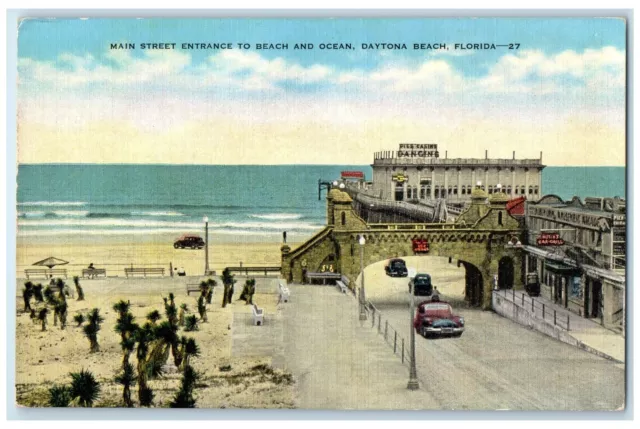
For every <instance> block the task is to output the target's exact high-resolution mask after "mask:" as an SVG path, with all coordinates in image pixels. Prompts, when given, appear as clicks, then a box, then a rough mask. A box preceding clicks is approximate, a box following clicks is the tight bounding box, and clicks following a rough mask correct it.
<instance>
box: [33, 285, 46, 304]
mask: <svg viewBox="0 0 640 429" xmlns="http://www.w3.org/2000/svg"><path fill="white" fill-rule="evenodd" d="M33 297H34V298H35V299H36V302H44V296H43V295H42V284H41V283H38V284H37V285H33Z"/></svg>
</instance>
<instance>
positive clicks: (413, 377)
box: [407, 291, 420, 390]
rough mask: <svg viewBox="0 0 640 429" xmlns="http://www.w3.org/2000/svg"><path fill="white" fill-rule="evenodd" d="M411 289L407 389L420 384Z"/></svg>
mask: <svg viewBox="0 0 640 429" xmlns="http://www.w3.org/2000/svg"><path fill="white" fill-rule="evenodd" d="M413 297H414V295H413V291H411V292H409V324H410V329H411V334H410V342H411V348H410V355H411V356H410V357H409V358H410V361H411V366H410V369H409V382H408V383H407V389H409V390H418V389H419V388H420V385H419V384H418V371H417V370H416V330H415V328H414V327H413V314H414V313H415V311H414V299H413Z"/></svg>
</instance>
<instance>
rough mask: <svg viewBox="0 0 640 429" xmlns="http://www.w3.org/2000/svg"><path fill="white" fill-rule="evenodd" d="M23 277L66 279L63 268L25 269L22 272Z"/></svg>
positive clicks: (65, 272) (65, 271)
mask: <svg viewBox="0 0 640 429" xmlns="http://www.w3.org/2000/svg"><path fill="white" fill-rule="evenodd" d="M24 275H25V276H26V277H27V279H29V278H31V277H35V276H42V277H43V278H45V279H52V278H53V277H61V276H64V278H65V279H66V278H67V270H66V269H64V268H56V269H53V268H50V269H46V268H27V269H26V270H24Z"/></svg>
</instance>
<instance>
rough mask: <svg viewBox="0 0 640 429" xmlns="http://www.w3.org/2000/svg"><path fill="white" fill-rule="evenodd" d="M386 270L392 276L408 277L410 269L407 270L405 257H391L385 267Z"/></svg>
mask: <svg viewBox="0 0 640 429" xmlns="http://www.w3.org/2000/svg"><path fill="white" fill-rule="evenodd" d="M384 271H385V272H386V273H387V275H388V276H391V277H407V276H408V275H409V271H407V264H405V262H404V260H403V259H391V260H390V261H389V263H388V264H387V265H385V267H384Z"/></svg>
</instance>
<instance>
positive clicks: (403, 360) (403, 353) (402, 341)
mask: <svg viewBox="0 0 640 429" xmlns="http://www.w3.org/2000/svg"><path fill="white" fill-rule="evenodd" d="M402 363H404V338H403V339H402Z"/></svg>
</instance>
